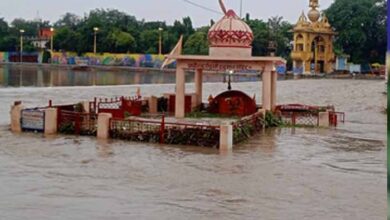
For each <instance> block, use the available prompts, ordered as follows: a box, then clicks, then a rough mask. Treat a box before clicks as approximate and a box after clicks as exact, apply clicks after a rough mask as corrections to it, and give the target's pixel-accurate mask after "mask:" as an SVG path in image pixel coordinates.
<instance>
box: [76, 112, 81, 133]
mask: <svg viewBox="0 0 390 220" xmlns="http://www.w3.org/2000/svg"><path fill="white" fill-rule="evenodd" d="M80 117H81V114H80V113H76V122H75V133H76V134H77V135H79V134H80V130H81V129H80Z"/></svg>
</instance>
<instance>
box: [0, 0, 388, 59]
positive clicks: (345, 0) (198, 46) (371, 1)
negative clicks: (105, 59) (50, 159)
mask: <svg viewBox="0 0 390 220" xmlns="http://www.w3.org/2000/svg"><path fill="white" fill-rule="evenodd" d="M386 8H387V1H385V0H354V1H350V0H336V1H335V2H334V3H333V4H332V5H331V6H330V7H329V8H328V9H327V10H325V13H326V15H327V17H328V18H329V21H330V23H331V24H332V25H333V27H334V28H335V30H336V31H337V32H338V35H337V37H336V40H335V52H336V54H338V55H340V54H347V55H350V57H351V61H352V62H356V63H359V62H381V63H384V59H385V51H386V19H387V10H386ZM298 16H299V15H298V14H297V18H298ZM244 20H245V21H246V22H247V23H248V25H249V26H250V27H251V28H252V30H253V33H254V38H255V40H254V42H253V45H252V46H253V54H254V55H256V56H262V55H267V54H268V52H269V45H270V42H275V45H276V48H275V50H276V55H278V56H282V57H284V58H286V59H287V60H288V61H289V60H290V58H289V54H290V51H291V49H292V44H291V41H292V39H293V38H292V32H291V30H292V28H293V25H294V24H291V23H289V22H288V21H285V20H283V18H282V17H279V16H275V17H271V18H270V19H268V20H267V21H264V20H260V19H253V18H251V17H250V15H249V14H247V15H246V16H245V18H244ZM214 22H215V21H213V20H211V21H210V23H209V24H208V25H205V26H203V27H199V28H194V27H193V25H192V21H191V18H190V17H185V18H183V19H182V20H180V21H179V20H176V21H175V22H174V23H173V24H171V25H169V24H167V23H166V22H163V21H145V20H138V19H137V18H136V17H134V16H131V15H128V14H127V13H125V12H121V11H118V10H115V9H95V10H92V11H90V12H89V13H88V14H86V15H84V17H80V16H77V15H75V14H72V13H66V14H65V15H63V16H62V17H61V18H60V19H59V20H58V21H57V22H55V23H53V24H51V23H50V22H49V21H41V20H24V19H21V18H19V19H15V20H13V21H12V22H11V23H10V24H8V23H7V22H6V21H5V20H4V19H2V18H0V51H17V50H18V48H19V36H20V33H19V30H20V29H23V30H24V31H25V32H24V36H26V39H28V37H33V36H36V35H37V32H38V30H39V28H43V27H46V28H50V27H53V28H54V29H55V35H54V50H57V51H60V50H63V51H74V52H77V53H78V54H82V53H85V52H91V51H92V50H93V42H94V31H93V28H94V27H98V28H99V31H98V32H97V45H98V46H97V51H98V52H112V53H154V54H156V53H158V42H159V36H160V34H161V37H162V44H163V50H162V52H163V53H164V54H166V53H169V52H170V51H171V50H172V48H173V47H174V46H175V44H176V42H177V41H178V39H179V37H180V35H183V36H184V48H183V52H184V53H185V54H207V53H208V41H207V33H208V30H209V28H210V27H211V25H212V24H213V23H214ZM24 49H25V50H26V51H34V50H36V49H35V48H34V47H33V46H32V44H31V43H30V41H28V40H26V43H25V45H24ZM290 63H291V62H290Z"/></svg>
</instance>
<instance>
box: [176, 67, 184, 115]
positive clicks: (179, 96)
mask: <svg viewBox="0 0 390 220" xmlns="http://www.w3.org/2000/svg"><path fill="white" fill-rule="evenodd" d="M185 83H186V76H185V71H184V69H183V68H182V67H180V66H179V65H178V66H177V68H176V96H175V97H176V100H175V117H176V118H184V117H185Z"/></svg>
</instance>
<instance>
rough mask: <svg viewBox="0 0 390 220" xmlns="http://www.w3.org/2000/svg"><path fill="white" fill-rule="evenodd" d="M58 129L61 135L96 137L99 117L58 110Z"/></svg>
mask: <svg viewBox="0 0 390 220" xmlns="http://www.w3.org/2000/svg"><path fill="white" fill-rule="evenodd" d="M57 110H58V114H57V127H58V130H59V132H60V133H65V134H76V135H80V134H85V135H94V134H95V133H96V129H97V115H96V114H95V113H83V112H75V111H68V110H62V109H60V108H58V109H57Z"/></svg>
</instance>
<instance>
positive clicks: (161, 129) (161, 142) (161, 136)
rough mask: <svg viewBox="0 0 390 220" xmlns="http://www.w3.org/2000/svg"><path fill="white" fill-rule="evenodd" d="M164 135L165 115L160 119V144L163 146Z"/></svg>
mask: <svg viewBox="0 0 390 220" xmlns="http://www.w3.org/2000/svg"><path fill="white" fill-rule="evenodd" d="M164 133H165V114H163V115H162V118H161V127H160V144H164V143H165V140H164Z"/></svg>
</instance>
